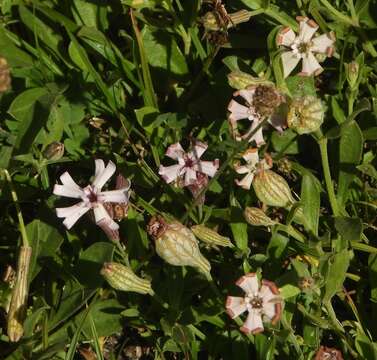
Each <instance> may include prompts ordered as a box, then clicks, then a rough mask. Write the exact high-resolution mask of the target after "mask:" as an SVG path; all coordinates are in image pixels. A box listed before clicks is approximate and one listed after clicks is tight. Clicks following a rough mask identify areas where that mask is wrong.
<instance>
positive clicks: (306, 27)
mask: <svg viewBox="0 0 377 360" xmlns="http://www.w3.org/2000/svg"><path fill="white" fill-rule="evenodd" d="M298 21H299V24H300V32H299V35H298V37H299V39H300V42H304V43H307V42H309V41H310V40H311V38H312V37H313V35H314V33H315V32H316V31H317V30H318V27H319V26H318V25H317V24H316V23H315V21H313V20H309V19H308V18H307V17H298Z"/></svg>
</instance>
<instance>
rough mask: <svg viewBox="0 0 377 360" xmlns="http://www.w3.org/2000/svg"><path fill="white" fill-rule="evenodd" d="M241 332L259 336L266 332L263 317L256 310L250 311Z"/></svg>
mask: <svg viewBox="0 0 377 360" xmlns="http://www.w3.org/2000/svg"><path fill="white" fill-rule="evenodd" d="M240 330H241V331H242V332H243V333H245V334H250V333H253V334H257V333H260V332H262V331H263V330H264V327H263V322H262V316H261V314H260V313H259V312H258V311H256V310H253V309H252V310H250V311H249V315H248V316H247V319H246V321H245V323H244V324H243V326H242V327H241V328H240Z"/></svg>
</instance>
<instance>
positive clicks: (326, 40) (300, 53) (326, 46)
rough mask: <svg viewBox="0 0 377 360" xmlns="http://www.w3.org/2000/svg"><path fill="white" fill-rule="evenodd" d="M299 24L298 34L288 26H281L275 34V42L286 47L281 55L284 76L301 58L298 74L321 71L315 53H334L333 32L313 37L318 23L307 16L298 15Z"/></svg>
mask: <svg viewBox="0 0 377 360" xmlns="http://www.w3.org/2000/svg"><path fill="white" fill-rule="evenodd" d="M296 19H297V21H298V23H299V25H300V30H299V33H298V35H296V34H295V33H294V31H293V30H292V29H291V28H290V27H285V28H283V29H282V30H281V31H280V32H279V34H278V36H277V44H278V45H283V46H285V47H286V48H288V49H289V50H288V51H285V52H284V53H283V54H282V55H281V59H282V63H283V70H284V77H287V76H288V75H289V74H290V73H291V72H292V71H293V70H294V68H295V67H296V66H297V64H298V63H299V62H300V60H301V59H302V71H301V72H300V73H299V75H303V76H311V75H313V74H314V75H318V74H319V73H321V72H322V71H323V68H322V66H321V65H320V64H319V62H318V60H317V58H316V56H315V54H320V55H322V56H328V57H331V56H332V54H333V53H334V43H335V34H334V32H330V33H327V34H322V35H320V36H316V37H313V36H314V34H315V32H316V31H317V30H318V25H317V24H316V23H315V22H314V21H313V20H310V19H308V18H307V17H303V16H298V17H297V18H296Z"/></svg>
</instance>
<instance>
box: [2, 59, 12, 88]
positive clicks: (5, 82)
mask: <svg viewBox="0 0 377 360" xmlns="http://www.w3.org/2000/svg"><path fill="white" fill-rule="evenodd" d="M10 84H11V77H10V70H9V65H8V62H7V60H6V59H5V58H3V57H2V56H0V94H1V93H3V92H5V91H7V90H8V89H9V88H10Z"/></svg>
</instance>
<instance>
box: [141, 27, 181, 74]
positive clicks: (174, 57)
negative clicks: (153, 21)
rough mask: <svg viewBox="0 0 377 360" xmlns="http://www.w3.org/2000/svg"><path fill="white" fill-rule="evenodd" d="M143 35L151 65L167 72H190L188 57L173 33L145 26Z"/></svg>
mask: <svg viewBox="0 0 377 360" xmlns="http://www.w3.org/2000/svg"><path fill="white" fill-rule="evenodd" d="M142 36H143V43H144V47H145V51H146V52H147V53H148V62H149V64H150V65H151V66H154V67H157V68H161V69H164V70H165V71H166V72H167V74H169V73H173V74H176V75H186V74H187V73H188V67H187V64H186V59H185V57H184V56H183V54H182V52H181V50H180V49H179V47H178V45H177V43H176V41H175V39H174V38H173V37H172V36H171V35H169V34H168V33H166V32H163V31H161V30H153V29H152V28H151V27H150V26H145V27H144V29H143V31H142Z"/></svg>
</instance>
